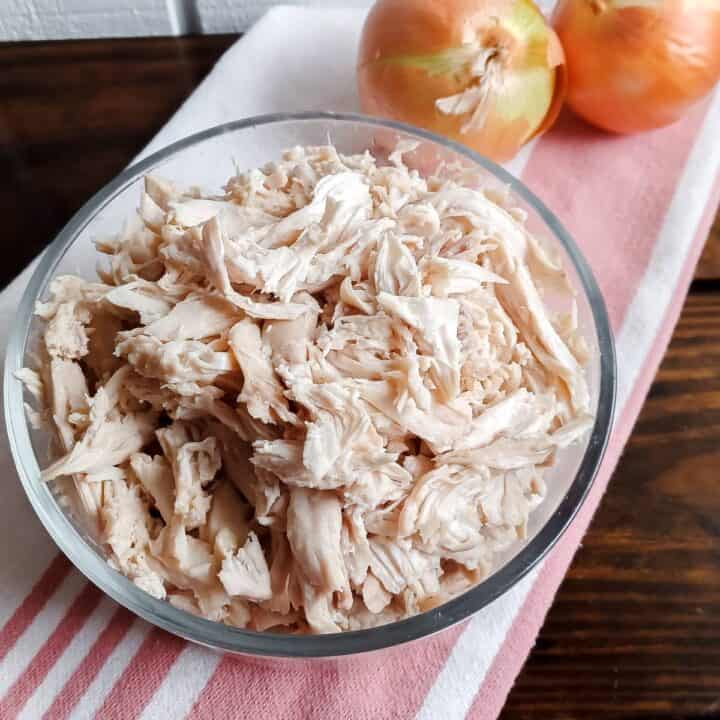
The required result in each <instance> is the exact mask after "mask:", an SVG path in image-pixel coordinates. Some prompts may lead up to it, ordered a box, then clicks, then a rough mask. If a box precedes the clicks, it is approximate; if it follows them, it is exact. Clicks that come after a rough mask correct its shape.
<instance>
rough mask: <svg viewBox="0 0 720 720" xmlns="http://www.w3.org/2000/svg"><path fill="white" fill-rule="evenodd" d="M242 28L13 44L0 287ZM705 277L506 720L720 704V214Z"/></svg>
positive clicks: (1, 54) (702, 271)
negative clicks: (165, 36)
mask: <svg viewBox="0 0 720 720" xmlns="http://www.w3.org/2000/svg"><path fill="white" fill-rule="evenodd" d="M233 40H234V38H233V37H231V36H210V37H198V38H185V39H174V38H173V39H152V40H113V41H90V42H67V43H39V44H26V43H23V44H7V45H0V68H2V70H1V71H0V178H2V182H1V183H0V211H1V217H2V219H3V225H2V231H3V235H4V238H5V239H4V246H5V247H4V253H3V258H4V260H3V263H2V265H0V285H2V284H5V283H6V282H7V281H8V280H10V279H11V278H12V277H13V276H14V275H16V274H17V272H18V271H19V270H20V269H21V268H22V267H23V266H24V265H25V264H26V263H27V262H28V261H29V260H30V259H31V258H32V257H33V256H35V255H36V254H37V252H38V251H39V250H40V249H41V248H42V247H43V246H44V245H45V244H46V243H47V242H48V241H50V240H51V239H52V237H53V236H54V235H55V233H56V232H57V231H58V230H59V229H60V227H61V226H62V225H63V224H64V223H65V222H66V221H67V219H68V218H69V217H70V215H71V214H72V213H73V212H74V211H75V210H76V209H77V208H78V207H79V206H80V205H81V204H82V203H83V202H84V201H85V200H86V199H87V198H88V197H89V196H90V195H91V194H92V193H94V192H95V191H96V190H97V189H98V188H99V187H100V186H102V185H103V184H104V183H105V182H107V181H108V180H110V179H111V178H112V177H113V176H114V175H115V174H116V173H117V172H118V171H119V170H121V169H122V168H123V167H124V166H125V165H126V164H127V163H128V162H129V160H130V159H131V158H132V157H133V156H134V154H135V153H136V152H137V151H139V150H140V148H142V146H143V145H144V144H145V143H146V142H147V141H148V140H149V139H150V138H151V137H152V136H153V134H154V133H155V132H156V131H157V130H158V129H159V128H160V127H161V126H162V124H163V123H164V122H165V121H166V120H167V118H168V117H169V116H170V115H171V114H172V113H173V112H174V111H175V109H176V108H177V107H178V106H179V105H180V103H181V102H182V100H183V99H184V98H185V97H186V96H187V95H188V94H189V93H190V92H191V90H192V89H193V88H194V87H195V85H196V84H197V83H198V82H199V81H200V79H202V77H203V76H204V75H205V74H206V73H207V72H208V70H209V69H210V68H211V67H212V65H213V63H214V62H215V61H216V60H217V58H218V57H219V56H220V54H221V53H222V52H223V50H225V48H227V47H228V45H229V44H230V43H231V42H232V41H233ZM697 278H698V279H697V280H696V282H695V283H694V284H693V287H692V290H691V293H690V296H689V298H688V300H687V303H686V305H685V308H684V310H683V314H682V318H681V320H680V324H679V326H678V328H677V330H676V332H675V335H674V337H673V340H672V344H671V346H670V349H669V351H668V353H667V356H666V357H665V360H664V362H663V365H662V368H661V370H660V372H659V374H658V377H657V378H656V380H655V383H654V385H653V387H652V390H651V393H650V397H649V399H648V401H647V403H646V405H645V408H644V410H643V413H642V415H641V416H640V420H639V422H638V425H637V427H636V429H635V432H634V433H633V436H632V439H631V440H630V443H629V444H628V446H627V449H626V451H625V454H624V456H623V458H622V461H621V463H620V466H619V467H618V469H617V472H616V473H615V477H614V478H613V480H612V482H611V484H610V487H609V489H608V492H607V494H606V495H605V498H604V500H603V502H602V505H601V507H600V509H599V511H598V513H597V515H596V517H595V519H594V521H593V523H592V527H591V529H590V532H589V533H588V535H587V537H586V538H585V541H584V543H583V547H582V548H581V549H580V551H579V552H578V554H577V556H576V558H575V561H574V563H573V566H572V568H571V570H570V573H569V574H568V576H567V578H566V580H565V582H564V583H563V585H562V588H561V590H560V592H559V594H558V596H557V598H556V600H555V603H554V605H553V607H552V609H551V611H550V614H549V616H548V619H547V622H546V623H545V626H544V628H543V630H542V632H541V634H540V637H539V638H538V642H537V646H536V648H535V649H534V651H533V652H532V654H531V656H530V659H529V661H528V663H527V665H526V666H525V669H524V670H523V671H522V673H521V675H520V677H519V678H518V681H517V684H516V685H515V687H514V689H513V690H512V692H511V693H510V697H509V700H508V703H507V706H506V709H505V711H504V713H503V718H505V719H506V720H510V719H512V718H543V720H545V719H554V718H592V719H593V720H595V719H596V718H599V717H603V718H605V717H617V718H621V717H622V718H690V717H693V718H695V717H697V718H699V717H711V716H713V717H718V716H720V222H717V223H716V225H715V228H714V230H713V232H712V233H711V237H710V239H709V241H708V245H707V249H706V253H705V256H704V258H703V261H702V262H701V264H700V267H699V268H698V272H697Z"/></svg>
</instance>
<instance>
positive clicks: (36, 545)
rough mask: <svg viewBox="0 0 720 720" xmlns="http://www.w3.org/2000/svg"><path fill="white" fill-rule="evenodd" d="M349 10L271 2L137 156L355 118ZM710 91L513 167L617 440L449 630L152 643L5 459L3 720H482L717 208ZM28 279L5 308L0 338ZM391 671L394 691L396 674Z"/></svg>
mask: <svg viewBox="0 0 720 720" xmlns="http://www.w3.org/2000/svg"><path fill="white" fill-rule="evenodd" d="M362 21H363V11H359V10H329V9H326V10H317V9H315V10H309V9H304V10H303V9H298V8H288V7H286V8H276V9H274V10H272V11H271V12H269V13H268V14H267V15H266V16H265V17H264V18H263V19H262V20H261V21H260V22H259V23H258V24H257V25H256V26H255V28H254V29H253V30H251V31H250V33H248V34H247V35H246V36H245V37H244V38H243V39H241V40H240V41H238V43H236V44H235V46H234V47H232V48H231V49H230V50H229V51H228V52H227V53H226V54H225V56H224V57H223V58H222V59H221V60H220V62H219V63H218V64H217V66H216V68H215V69H214V70H213V71H212V73H211V74H210V76H209V77H208V78H207V79H206V80H205V81H204V82H203V83H202V85H201V86H200V87H199V88H198V89H197V90H196V92H195V93H194V94H193V95H192V96H191V97H190V98H189V99H188V101H187V102H186V103H185V104H184V105H183V107H182V108H181V109H180V110H179V112H178V113H177V114H176V115H175V116H174V117H173V118H172V120H171V121H170V122H169V123H168V124H167V126H166V127H165V128H164V129H163V130H162V132H160V134H159V135H158V136H157V137H156V138H155V140H153V142H152V143H151V144H150V146H149V147H148V148H147V149H146V150H145V153H148V152H151V151H153V150H156V149H158V148H159V147H161V146H163V145H166V144H167V143H169V142H172V141H174V140H176V139H178V138H180V137H182V136H184V135H187V134H189V133H191V132H194V131H197V130H200V129H202V128H206V127H210V126H212V125H215V124H218V123H220V122H223V121H227V120H229V119H234V118H237V117H241V116H244V115H254V114H258V113H263V112H273V111H280V110H312V109H323V110H328V109H330V110H338V111H353V110H356V109H357V107H356V98H355V90H354V87H355V86H354V77H353V76H354V54H355V44H356V41H357V35H358V33H359V30H360V27H361V25H362ZM718 137H720V92H719V93H716V94H715V96H714V98H711V99H710V100H709V101H708V102H706V103H704V104H703V105H702V106H701V107H698V108H697V109H696V110H695V111H694V112H692V113H691V114H690V115H689V116H688V117H687V118H686V119H685V120H684V121H683V122H681V123H679V124H677V125H675V126H673V127H670V128H667V129H664V130H660V131H657V132H654V133H649V134H645V135H640V136H635V137H609V136H607V135H603V134H600V133H598V132H596V131H594V130H592V129H590V128H588V127H586V126H585V125H583V124H582V123H580V122H579V121H577V120H575V119H573V118H572V117H569V116H566V117H563V118H562V120H561V121H560V123H559V124H558V125H557V126H556V128H555V129H553V130H552V132H550V133H549V134H548V135H546V136H545V137H543V138H541V139H540V140H539V141H537V142H535V143H533V144H532V145H531V146H530V147H528V148H527V149H525V150H524V151H523V152H522V153H521V155H520V157H518V158H517V159H516V160H515V161H514V162H513V163H512V164H511V170H513V171H514V172H515V173H517V174H518V175H520V176H521V177H522V178H523V179H524V180H525V182H526V183H527V184H528V185H529V186H530V187H531V188H532V189H534V190H535V192H537V193H538V194H539V195H540V196H541V197H542V198H543V199H544V200H545V202H546V203H547V204H548V205H549V206H550V207H551V208H553V209H554V211H555V212H556V213H557V215H558V216H559V217H560V219H561V220H562V222H563V223H564V224H565V225H566V226H567V228H568V229H569V231H570V233H571V234H572V235H573V236H574V237H575V239H576V240H577V242H578V243H579V244H580V246H581V247H582V249H583V251H584V252H585V255H586V257H587V258H588V260H589V261H590V264H591V265H592V267H593V270H594V271H595V274H596V277H597V278H598V281H599V283H600V286H601V288H602V290H603V292H604V294H605V298H606V300H607V303H608V307H609V311H610V317H611V320H612V325H613V328H614V331H615V333H616V338H617V352H618V366H619V397H618V407H617V417H616V425H615V430H614V434H613V437H612V440H611V443H610V447H609V450H608V453H607V455H606V458H605V461H604V463H603V466H602V469H601V471H600V475H599V477H598V479H597V481H596V482H595V485H594V487H593V490H592V493H591V495H590V498H589V499H588V501H587V502H586V503H585V505H584V507H583V509H582V511H581V512H580V514H579V516H578V517H577V518H576V520H575V521H574V523H573V525H572V527H571V528H570V529H569V531H568V532H567V533H566V534H565V535H564V537H563V538H562V540H561V541H560V542H559V543H558V545H557V546H556V547H555V549H554V550H553V551H552V553H551V554H550V555H549V556H548V558H547V559H546V560H545V561H544V563H543V564H542V565H541V566H540V567H539V568H537V569H536V570H535V571H534V572H532V573H530V574H529V575H528V576H527V577H526V578H525V579H524V580H523V581H522V582H521V583H519V584H518V585H517V586H516V587H514V588H513V589H512V590H510V591H509V592H508V593H507V594H506V595H504V596H503V597H501V598H500V599H498V600H497V601H496V602H495V603H494V604H493V605H492V606H490V607H488V608H486V609H485V610H484V611H483V612H481V613H480V614H479V615H477V616H475V617H474V618H473V619H472V620H470V621H469V622H467V623H465V624H464V625H462V626H460V627H456V628H453V629H451V630H448V631H446V632H444V633H441V634H440V635H438V636H436V637H433V638H430V639H428V640H424V641H420V642H418V643H416V644H413V645H410V646H408V647H406V648H404V649H403V651H402V652H400V653H398V652H389V653H387V654H385V655H380V656H374V657H373V658H372V660H371V661H370V662H365V663H359V664H357V665H355V664H354V663H348V662H345V663H338V664H337V665H333V664H323V665H312V664H299V663H298V664H289V663H281V664H278V665H277V666H276V667H273V668H268V667H261V666H258V665H256V664H254V663H252V662H249V661H247V660H243V659H238V658H233V657H229V656H225V657H223V656H221V655H218V654H215V653H213V652H211V651H208V650H206V649H203V648H201V647H197V646H193V645H189V644H187V643H186V642H184V641H182V640H179V639H177V638H174V637H171V636H169V635H167V634H165V633H163V632H161V631H159V630H155V629H153V628H152V627H150V626H149V625H147V624H146V623H145V622H143V621H141V620H139V619H136V618H134V617H132V616H131V615H130V613H128V612H127V611H125V610H124V609H122V608H119V607H118V606H117V605H115V604H114V603H113V602H112V601H111V600H109V599H108V598H106V597H103V596H102V594H101V593H100V592H99V591H98V590H97V589H96V588H95V587H94V586H92V585H90V584H89V583H88V582H87V581H86V580H85V579H84V578H83V577H82V576H81V575H80V574H79V573H78V572H77V571H76V570H75V569H73V568H72V567H70V565H69V563H68V561H67V560H65V558H64V557H62V556H59V555H58V551H57V549H56V548H55V547H54V545H53V544H52V542H51V541H50V539H49V538H48V536H47V535H46V534H45V532H44V530H43V529H42V527H41V526H40V524H39V522H38V521H37V520H36V519H35V517H34V515H33V512H32V510H31V508H30V505H29V504H28V502H27V501H26V499H25V496H24V494H23V491H22V489H21V487H20V484H19V482H18V481H17V480H16V477H15V473H14V470H13V466H12V461H11V459H10V454H9V451H8V448H7V441H6V439H5V438H4V436H3V438H2V441H1V443H0V463H1V465H0V467H2V468H4V470H5V483H4V488H3V500H2V503H0V552H2V553H3V555H2V558H1V559H0V719H2V720H9V719H10V718H14V717H22V718H28V719H31V720H36V719H38V718H42V717H44V718H51V719H52V720H59V719H60V718H66V717H67V718H80V719H84V718H91V717H100V718H103V720H107V719H109V718H122V719H123V720H124V719H125V718H128V719H130V718H136V717H142V718H147V719H152V718H162V719H163V720H164V719H167V718H181V717H186V716H189V717H193V718H246V717H247V718H253V720H262V719H264V718H283V719H290V718H298V719H302V720H312V719H321V718H322V719H324V718H328V719H329V718H332V719H333V720H336V719H338V718H340V719H342V720H350V719H353V720H355V719H360V718H372V719H373V720H381V719H385V718H387V719H390V718H393V719H395V718H403V719H404V718H413V717H418V718H424V719H429V720H437V719H442V720H454V719H455V718H464V717H470V718H474V719H479V718H495V717H496V716H497V714H498V713H499V711H500V709H501V707H502V704H503V702H504V700H505V697H506V695H507V693H508V690H509V689H510V687H511V685H512V683H513V681H514V679H515V677H516V675H517V673H518V672H519V670H520V667H521V665H522V664H523V662H524V660H525V658H526V656H527V654H528V652H529V650H530V648H531V647H532V645H533V642H534V639H535V636H536V634H537V632H538V630H539V628H540V625H541V623H542V621H543V618H544V616H545V613H546V611H547V609H548V607H549V605H550V603H551V602H552V599H553V595H554V594H555V591H556V590H557V587H558V585H559V584H560V581H561V580H562V577H563V575H564V573H565V571H566V569H567V567H568V564H569V563H570V560H571V559H572V556H573V553H574V552H575V549H576V548H577V546H578V544H579V542H580V540H581V538H582V535H583V533H584V532H585V529H586V528H587V526H588V523H589V522H590V519H591V517H592V515H593V512H594V510H595V508H596V507H597V504H598V502H599V501H600V498H601V497H602V494H603V492H604V490H605V487H606V485H607V482H608V479H609V477H610V475H611V473H612V471H613V468H614V466H615V463H616V461H617V459H618V456H619V454H620V451H621V449H622V447H623V444H624V443H625V441H626V439H627V437H628V434H629V432H630V430H631V428H632V425H633V422H634V420H635V418H636V416H637V414H638V412H639V410H640V406H641V404H642V402H643V399H644V397H645V394H646V392H647V390H648V387H649V385H650V382H651V380H652V378H653V375H654V373H655V370H656V368H657V365H658V363H659V361H660V358H661V356H662V354H663V352H664V350H665V347H666V345H667V343H668V340H669V338H670V334H671V332H672V328H673V325H674V324H675V321H676V319H677V316H678V313H679V311H680V308H681V306H682V303H683V300H684V296H685V292H686V290H687V287H688V283H689V282H690V280H691V277H692V272H693V268H694V265H695V262H696V260H697V257H698V255H699V253H700V250H701V247H702V244H703V240H704V238H705V237H706V234H707V231H708V228H709V225H710V222H711V220H712V216H713V212H714V210H715V208H716V207H717V203H718V200H719V196H720V143H718V142H717V138H718ZM28 272H29V271H25V272H24V273H23V274H22V275H20V277H19V278H17V279H16V280H15V281H14V282H13V283H12V284H11V285H10V286H9V287H8V288H7V289H6V290H5V291H4V292H3V293H2V295H0V337H3V338H4V337H5V335H6V332H5V330H6V329H7V327H8V326H9V324H10V322H11V321H12V315H13V312H14V308H15V307H16V305H17V302H18V298H19V296H20V293H21V292H22V290H23V288H24V286H25V284H26V282H27V280H28V276H29V275H28ZM399 678H402V679H401V680H399Z"/></svg>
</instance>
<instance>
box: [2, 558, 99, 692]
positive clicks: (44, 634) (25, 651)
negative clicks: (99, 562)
mask: <svg viewBox="0 0 720 720" xmlns="http://www.w3.org/2000/svg"><path fill="white" fill-rule="evenodd" d="M86 584H87V580H86V579H85V577H84V576H83V575H81V574H80V573H79V572H77V571H76V570H73V571H72V572H71V573H70V574H69V575H68V576H67V577H66V578H65V580H63V582H62V584H61V585H60V587H58V589H57V590H56V591H55V593H54V594H53V595H52V597H51V598H50V599H49V600H48V602H47V604H46V605H45V607H44V608H43V609H42V610H41V611H40V612H39V613H38V614H37V615H36V616H35V619H34V620H33V621H32V623H31V624H30V625H29V626H28V628H27V629H26V630H25V632H24V633H23V634H22V635H21V636H20V637H19V638H18V640H17V642H16V643H15V645H13V647H12V648H11V649H10V651H9V652H8V654H7V655H6V656H5V657H4V659H3V661H2V663H0V696H3V695H5V693H6V692H7V691H8V688H10V687H11V686H12V685H13V683H14V682H15V681H16V680H17V679H18V678H19V677H20V676H21V675H22V674H23V673H24V672H25V669H26V668H27V666H28V665H29V664H30V663H31V662H32V660H33V659H34V657H35V655H36V654H37V653H38V652H39V651H40V650H41V649H42V647H43V645H45V643H46V641H47V639H48V636H49V635H50V634H51V633H52V632H53V631H54V630H55V628H56V627H57V626H58V624H59V623H60V621H61V620H62V619H63V617H65V613H66V612H67V610H68V608H69V607H70V605H71V604H72V602H73V600H75V598H76V597H77V595H78V594H79V593H80V591H81V590H82V589H83V588H84V587H85V585H86Z"/></svg>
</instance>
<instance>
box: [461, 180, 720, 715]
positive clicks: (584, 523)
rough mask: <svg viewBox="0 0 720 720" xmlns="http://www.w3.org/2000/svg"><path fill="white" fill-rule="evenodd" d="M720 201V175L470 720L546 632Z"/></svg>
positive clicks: (498, 703)
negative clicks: (608, 432)
mask: <svg viewBox="0 0 720 720" xmlns="http://www.w3.org/2000/svg"><path fill="white" fill-rule="evenodd" d="M718 202H720V175H719V176H718V177H717V178H716V181H715V184H714V187H713V191H712V192H711V193H710V197H709V199H708V202H707V204H706V206H705V210H704V212H703V217H702V220H701V222H700V223H699V226H698V231H697V233H696V235H695V238H694V241H693V246H692V248H691V250H690V252H689V253H688V257H687V259H686V261H685V265H684V266H683V271H682V274H681V276H680V278H679V280H678V283H677V287H676V288H675V292H674V293H673V300H672V302H671V304H670V306H669V307H668V310H667V312H666V315H665V317H664V318H663V323H662V330H661V331H660V332H659V333H658V336H657V338H656V339H655V342H654V344H653V347H652V349H651V350H650V352H649V353H648V361H647V362H646V363H645V365H644V367H643V371H642V373H641V376H640V377H639V378H638V380H637V382H636V384H635V387H634V389H633V392H632V394H631V396H630V397H629V398H628V402H627V405H626V407H625V408H624V410H623V412H622V414H621V417H620V420H619V422H618V423H617V425H616V426H615V428H614V430H613V435H612V438H611V441H610V444H609V447H608V451H607V455H606V458H605V461H604V462H603V466H602V468H601V470H600V473H599V475H598V477H597V479H596V481H595V484H594V486H593V488H592V491H591V494H590V497H589V498H588V501H587V502H586V503H585V505H584V506H583V507H582V508H581V510H580V512H579V513H578V516H577V517H576V518H575V520H574V522H573V524H572V526H571V527H570V528H569V529H568V531H567V533H566V534H565V535H564V536H563V538H562V540H561V541H560V542H559V543H558V545H557V547H555V549H554V550H553V551H552V553H551V554H550V555H549V557H548V559H547V561H546V563H545V565H544V567H543V569H542V571H541V573H540V575H539V576H538V578H537V580H536V581H535V584H534V586H533V588H532V590H531V591H530V593H529V594H528V596H527V599H526V601H525V603H524V605H523V607H522V609H521V611H520V612H519V613H518V615H517V617H516V618H515V622H514V623H513V625H512V628H511V629H510V632H509V633H508V636H507V638H506V639H505V642H504V643H503V646H502V648H501V649H500V651H499V652H498V654H497V656H496V657H495V660H494V662H493V664H492V666H491V667H490V670H489V671H488V674H487V676H486V678H485V681H484V682H483V685H482V687H481V688H480V691H479V692H478V694H477V696H476V697H475V701H474V703H473V705H472V707H471V709H470V711H469V712H468V715H467V717H468V719H469V720H494V718H496V717H497V716H498V715H499V713H500V711H501V710H502V706H503V705H504V703H505V699H506V698H507V695H508V692H509V691H510V687H509V686H508V683H507V679H508V678H515V677H517V675H518V673H519V672H520V670H521V669H522V666H523V664H524V663H525V660H526V659H527V656H528V654H529V652H530V650H531V649H532V645H533V640H534V638H535V637H536V636H537V634H538V632H539V631H540V628H541V627H542V624H543V622H544V620H545V616H546V614H547V611H548V609H549V607H550V605H551V603H552V599H553V597H554V595H555V593H556V592H557V589H558V588H559V586H560V583H561V582H562V580H563V578H564V577H565V573H566V572H567V570H568V568H569V566H570V563H571V562H572V559H573V557H574V555H575V551H576V550H577V548H578V546H579V544H580V541H581V540H582V537H583V535H584V534H585V532H586V530H587V528H588V526H589V524H590V521H591V520H592V516H593V514H594V509H595V508H596V507H597V504H598V503H599V502H600V499H601V498H602V495H603V493H604V492H605V489H606V488H607V484H608V482H609V480H610V477H611V476H612V473H613V471H614V469H615V466H616V465H617V461H618V459H619V457H620V454H621V452H622V449H623V447H624V445H625V443H626V442H627V439H628V437H629V436H630V433H631V432H632V428H633V425H634V423H635V419H636V417H637V415H638V413H639V412H640V410H641V408H642V405H643V403H644V402H645V397H646V395H647V392H648V389H649V388H650V385H651V383H652V380H653V378H654V377H655V374H656V373H657V369H658V367H659V365H660V362H661V360H662V357H663V354H664V352H665V349H666V347H667V345H668V343H669V342H670V338H671V336H672V332H673V330H674V328H675V324H676V323H677V320H678V317H679V316H680V312H681V311H682V308H683V305H684V303H685V296H686V291H687V288H688V286H689V285H690V283H691V281H692V278H693V274H694V271H695V266H696V264H697V261H698V259H699V258H700V254H701V253H702V249H703V247H704V244H705V240H706V238H707V235H708V232H709V230H710V227H711V225H712V222H713V219H714V217H715V213H716V209H717V206H718Z"/></svg>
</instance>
